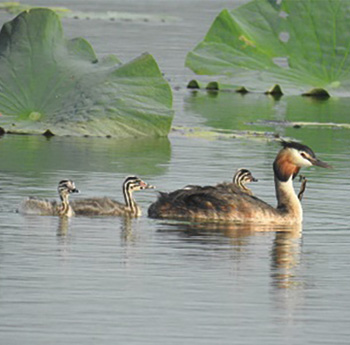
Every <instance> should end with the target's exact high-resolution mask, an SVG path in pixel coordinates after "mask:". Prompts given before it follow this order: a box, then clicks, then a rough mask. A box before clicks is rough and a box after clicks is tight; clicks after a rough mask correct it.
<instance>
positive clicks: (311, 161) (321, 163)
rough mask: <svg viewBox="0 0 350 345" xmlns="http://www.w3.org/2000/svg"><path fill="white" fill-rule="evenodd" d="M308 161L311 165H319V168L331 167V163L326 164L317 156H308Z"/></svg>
mask: <svg viewBox="0 0 350 345" xmlns="http://www.w3.org/2000/svg"><path fill="white" fill-rule="evenodd" d="M309 161H310V163H311V164H312V165H316V166H318V167H321V168H327V169H332V168H333V167H332V166H331V165H329V164H327V163H326V162H322V161H320V160H319V159H317V158H311V159H310V158H309Z"/></svg>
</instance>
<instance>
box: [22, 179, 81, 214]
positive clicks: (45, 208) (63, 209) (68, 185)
mask: <svg viewBox="0 0 350 345" xmlns="http://www.w3.org/2000/svg"><path fill="white" fill-rule="evenodd" d="M57 190H58V194H59V196H60V199H61V203H60V202H57V201H55V200H53V201H50V200H43V199H38V198H33V197H29V198H28V199H26V200H24V201H23V202H22V204H21V205H20V208H19V212H20V213H24V214H36V215H41V216H60V217H63V216H65V217H71V216H73V215H74V212H73V210H72V208H71V206H70V204H69V200H68V198H69V194H71V193H79V191H78V190H77V189H76V188H75V184H74V182H73V181H72V180H62V181H60V182H59V184H58V188H57Z"/></svg>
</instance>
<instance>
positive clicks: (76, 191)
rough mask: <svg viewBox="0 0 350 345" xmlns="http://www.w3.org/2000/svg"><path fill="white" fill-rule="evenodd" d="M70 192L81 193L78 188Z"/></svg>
mask: <svg viewBox="0 0 350 345" xmlns="http://www.w3.org/2000/svg"><path fill="white" fill-rule="evenodd" d="M70 192H71V193H80V192H79V189H76V188H74V189H72V190H71V191H70Z"/></svg>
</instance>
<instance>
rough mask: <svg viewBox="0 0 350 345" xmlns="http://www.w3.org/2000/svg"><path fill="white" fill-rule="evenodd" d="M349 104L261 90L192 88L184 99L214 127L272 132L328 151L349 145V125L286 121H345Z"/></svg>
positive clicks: (346, 120)
mask: <svg viewBox="0 0 350 345" xmlns="http://www.w3.org/2000/svg"><path fill="white" fill-rule="evenodd" d="M349 106H350V99H349V98H340V99H335V98H329V99H327V100H324V99H315V98H310V97H300V96H292V97H291V96H289V97H286V96H283V97H282V98H279V99H276V98H274V97H270V96H267V95H264V94H245V95H242V94H237V93H232V92H216V93H207V92H203V91H202V92H191V93H189V94H188V96H187V97H186V99H185V108H186V110H187V111H189V112H193V113H195V114H198V115H200V116H202V117H203V118H204V119H205V120H206V122H205V124H206V125H207V126H209V127H212V128H214V129H225V130H227V129H232V130H251V131H254V130H257V131H266V132H273V133H275V134H278V135H282V136H286V137H289V138H296V139H298V140H301V141H304V143H306V144H307V145H309V146H310V147H314V148H316V147H317V148H318V150H322V151H323V152H327V153H339V152H343V151H344V143H347V145H350V136H349V129H343V128H332V127H329V126H327V127H320V126H314V127H312V126H311V127H307V126H289V125H288V122H299V121H300V122H312V123H340V124H343V123H348V122H349V116H348V109H349ZM321 138H322V140H321Z"/></svg>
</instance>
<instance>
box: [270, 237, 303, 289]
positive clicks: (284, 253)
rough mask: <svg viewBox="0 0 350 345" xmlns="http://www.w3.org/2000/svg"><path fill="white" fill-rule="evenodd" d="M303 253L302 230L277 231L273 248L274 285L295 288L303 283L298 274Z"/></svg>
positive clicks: (272, 268) (272, 273)
mask: <svg viewBox="0 0 350 345" xmlns="http://www.w3.org/2000/svg"><path fill="white" fill-rule="evenodd" d="M300 255H301V232H300V231H290V232H277V233H276V238H275V240H274V243H273V246H272V250H271V277H272V285H273V286H275V287H277V288H284V289H288V288H295V287H298V286H300V285H302V281H301V279H300V277H298V275H297V269H298V265H299V264H300Z"/></svg>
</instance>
